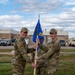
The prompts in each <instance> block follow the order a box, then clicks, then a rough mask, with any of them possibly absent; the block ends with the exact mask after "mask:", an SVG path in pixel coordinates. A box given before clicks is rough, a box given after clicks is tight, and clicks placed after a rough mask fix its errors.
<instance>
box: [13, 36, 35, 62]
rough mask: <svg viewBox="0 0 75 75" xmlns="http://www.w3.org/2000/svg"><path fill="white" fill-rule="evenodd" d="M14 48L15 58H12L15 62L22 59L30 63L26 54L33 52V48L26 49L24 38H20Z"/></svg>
mask: <svg viewBox="0 0 75 75" xmlns="http://www.w3.org/2000/svg"><path fill="white" fill-rule="evenodd" d="M14 48H15V56H14V58H15V59H16V60H21V59H24V60H25V61H27V62H31V60H30V57H29V56H28V53H30V52H33V51H35V49H34V48H28V47H27V46H26V42H25V40H24V38H22V37H20V38H19V39H18V40H17V41H16V42H15V44H14Z"/></svg>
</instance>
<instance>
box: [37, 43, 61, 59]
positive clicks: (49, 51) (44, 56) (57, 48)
mask: <svg viewBox="0 0 75 75" xmlns="http://www.w3.org/2000/svg"><path fill="white" fill-rule="evenodd" d="M59 49H60V46H59V44H58V43H57V44H56V45H53V46H51V48H49V49H48V51H47V52H46V53H44V54H43V55H41V56H40V57H39V58H38V59H42V58H48V57H51V56H52V55H53V54H54V53H55V52H57V51H58V50H59Z"/></svg>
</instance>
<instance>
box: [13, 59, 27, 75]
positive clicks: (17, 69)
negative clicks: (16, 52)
mask: <svg viewBox="0 0 75 75" xmlns="http://www.w3.org/2000/svg"><path fill="white" fill-rule="evenodd" d="M12 64H13V75H24V69H25V65H26V61H24V60H21V61H17V60H16V61H15V62H12Z"/></svg>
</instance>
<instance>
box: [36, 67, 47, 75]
mask: <svg viewBox="0 0 75 75" xmlns="http://www.w3.org/2000/svg"><path fill="white" fill-rule="evenodd" d="M36 75H46V67H44V66H38V67H37V68H36Z"/></svg>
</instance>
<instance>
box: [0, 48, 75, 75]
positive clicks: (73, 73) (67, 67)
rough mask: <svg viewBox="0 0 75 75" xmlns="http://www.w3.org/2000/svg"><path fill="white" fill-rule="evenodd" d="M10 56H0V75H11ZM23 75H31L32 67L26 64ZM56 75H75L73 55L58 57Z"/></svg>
mask: <svg viewBox="0 0 75 75" xmlns="http://www.w3.org/2000/svg"><path fill="white" fill-rule="evenodd" d="M61 52H75V50H74V49H67V50H65V49H64V50H61ZM11 59H12V56H9V55H0V75H12V64H11ZM25 75H33V69H32V67H31V66H30V65H29V64H27V66H26V69H25ZM57 75H75V54H67V55H63V54H61V55H60V64H59V70H58V72H57Z"/></svg>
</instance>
